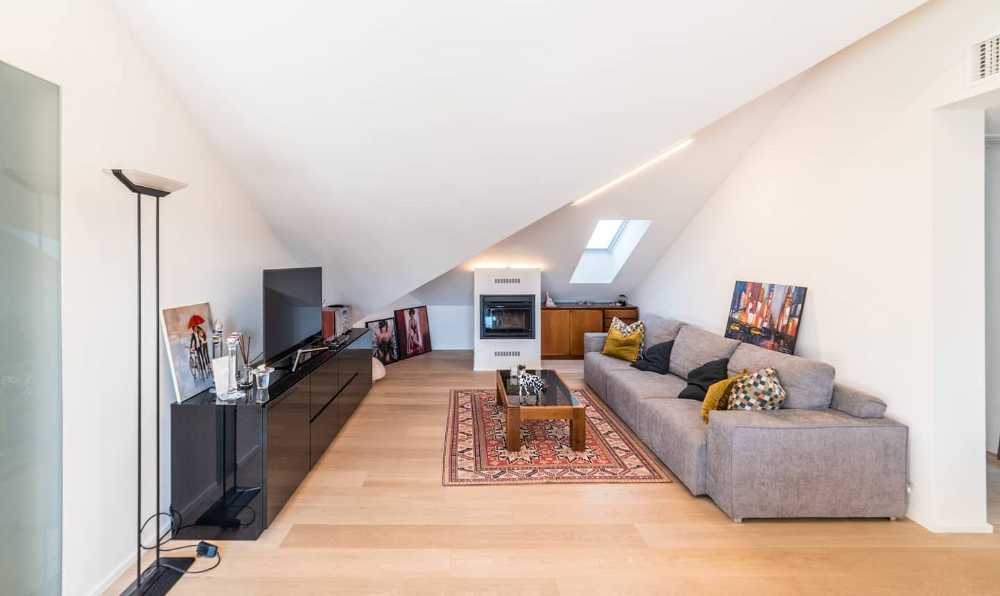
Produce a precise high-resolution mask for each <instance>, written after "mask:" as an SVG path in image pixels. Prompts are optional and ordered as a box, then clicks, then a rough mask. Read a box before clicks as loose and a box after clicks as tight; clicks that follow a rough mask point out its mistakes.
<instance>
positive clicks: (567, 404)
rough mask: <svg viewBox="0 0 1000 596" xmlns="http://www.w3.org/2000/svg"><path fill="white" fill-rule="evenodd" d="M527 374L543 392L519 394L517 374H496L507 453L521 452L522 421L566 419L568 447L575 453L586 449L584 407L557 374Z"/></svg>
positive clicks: (502, 372) (547, 371)
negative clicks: (532, 377)
mask: <svg viewBox="0 0 1000 596" xmlns="http://www.w3.org/2000/svg"><path fill="white" fill-rule="evenodd" d="M526 372H527V373H529V374H532V375H533V376H535V377H536V378H537V379H538V381H539V382H541V383H542V386H543V389H542V390H539V391H537V392H535V393H534V394H532V395H520V393H521V391H520V387H521V384H520V383H517V377H518V375H514V376H511V374H510V371H509V370H498V371H497V405H500V406H503V407H504V409H505V410H506V414H507V415H506V418H507V429H506V430H507V450H508V451H520V449H521V421H522V420H568V421H569V437H570V447H572V448H573V450H574V451H583V450H584V449H586V447H587V414H586V406H585V405H584V404H582V403H580V401H579V400H578V399H576V396H574V395H573V392H572V391H570V390H569V388H568V387H567V386H566V383H564V382H563V380H562V379H561V378H560V377H559V374H558V373H557V372H556V371H554V370H547V369H541V370H530V371H526ZM522 382H523V380H522Z"/></svg>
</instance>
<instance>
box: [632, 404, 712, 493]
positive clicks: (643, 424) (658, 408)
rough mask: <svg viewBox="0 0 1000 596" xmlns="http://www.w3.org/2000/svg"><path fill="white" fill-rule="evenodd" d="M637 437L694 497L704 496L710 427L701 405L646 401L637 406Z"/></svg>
mask: <svg viewBox="0 0 1000 596" xmlns="http://www.w3.org/2000/svg"><path fill="white" fill-rule="evenodd" d="M637 421H638V428H635V427H633V428H634V429H635V431H636V434H637V435H639V438H640V439H642V441H643V443H645V444H646V445H647V446H648V447H649V448H650V449H652V450H653V453H655V454H656V455H657V457H659V458H660V461H662V462H663V463H664V464H666V466H667V467H668V468H670V471H671V472H673V474H674V476H676V477H677V478H678V479H679V480H680V481H681V482H683V483H684V486H686V487H687V489H688V490H689V491H691V494H693V495H703V494H705V479H706V474H707V470H706V467H705V466H706V462H707V447H706V445H707V441H708V427H707V426H706V425H705V423H704V422H703V421H702V418H701V402H698V401H693V400H690V399H644V400H641V401H640V402H639V404H638V412H637Z"/></svg>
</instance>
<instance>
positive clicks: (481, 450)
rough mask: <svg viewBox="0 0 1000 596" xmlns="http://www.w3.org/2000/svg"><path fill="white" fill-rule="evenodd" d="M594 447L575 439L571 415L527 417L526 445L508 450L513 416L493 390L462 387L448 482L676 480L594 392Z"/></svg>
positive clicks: (450, 441)
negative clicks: (573, 444)
mask: <svg viewBox="0 0 1000 596" xmlns="http://www.w3.org/2000/svg"><path fill="white" fill-rule="evenodd" d="M574 393H575V394H576V397H577V399H579V400H580V401H581V402H583V403H585V404H587V449H586V451H573V450H572V449H571V448H570V446H569V422H568V421H566V420H529V421H525V422H522V423H521V439H522V447H521V450H520V451H507V447H506V439H505V427H504V425H505V424H506V419H505V416H504V411H503V409H502V407H501V406H498V405H497V404H496V393H494V391H493V390H491V389H454V390H452V392H451V404H450V408H449V411H448V429H447V432H446V436H445V447H444V477H443V484H444V485H446V486H459V485H502V484H560V483H567V484H569V483H596V484H603V483H633V482H634V483H642V482H671V480H670V477H669V476H668V474H667V472H666V471H665V469H664V468H663V465H662V464H661V463H660V462H659V460H657V459H656V457H655V456H654V455H652V454H651V453H650V452H649V451H648V450H647V449H646V447H645V446H644V445H643V444H642V442H641V441H639V439H638V438H636V436H635V435H634V434H632V431H631V430H630V429H629V428H628V427H627V426H626V425H625V424H624V423H622V421H621V420H619V419H618V417H617V416H615V414H614V413H613V412H612V411H611V410H610V409H609V408H608V407H607V406H606V405H604V404H603V403H602V402H601V401H600V400H598V399H597V398H595V397H593V396H591V395H590V393H588V392H587V391H584V390H580V389H577V390H575V391H574Z"/></svg>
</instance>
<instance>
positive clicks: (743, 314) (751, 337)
mask: <svg viewBox="0 0 1000 596" xmlns="http://www.w3.org/2000/svg"><path fill="white" fill-rule="evenodd" d="M805 301H806V289H805V288H804V287H802V286H784V285H781V284H770V283H761V282H751V281H738V282H736V288H735V289H734V290H733V300H732V303H731V304H730V306H729V321H728V322H727V323H726V337H729V338H732V339H738V340H740V341H743V342H746V343H749V344H754V345H757V346H760V347H762V348H767V349H768V350H774V351H776V352H783V353H785V354H794V353H795V340H796V339H797V338H798V335H799V325H800V323H801V321H802V306H803V304H804V303H805Z"/></svg>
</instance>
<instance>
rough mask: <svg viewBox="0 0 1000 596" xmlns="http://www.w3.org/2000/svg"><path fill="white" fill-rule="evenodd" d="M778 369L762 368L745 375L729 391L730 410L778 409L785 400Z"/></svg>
mask: <svg viewBox="0 0 1000 596" xmlns="http://www.w3.org/2000/svg"><path fill="white" fill-rule="evenodd" d="M785 397H786V394H785V388H784V387H782V386H781V381H780V380H779V379H778V371H776V370H774V369H773V368H762V369H760V370H758V371H757V372H752V373H750V374H748V375H743V376H742V377H740V378H739V379H737V380H736V382H734V383H733V385H732V387H731V388H730V391H729V407H728V408H727V409H729V410H777V409H778V408H780V407H781V404H782V403H784V401H785Z"/></svg>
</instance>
